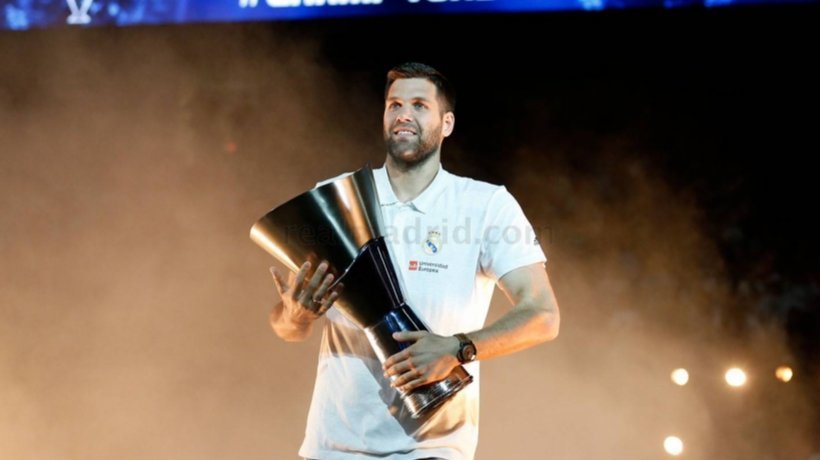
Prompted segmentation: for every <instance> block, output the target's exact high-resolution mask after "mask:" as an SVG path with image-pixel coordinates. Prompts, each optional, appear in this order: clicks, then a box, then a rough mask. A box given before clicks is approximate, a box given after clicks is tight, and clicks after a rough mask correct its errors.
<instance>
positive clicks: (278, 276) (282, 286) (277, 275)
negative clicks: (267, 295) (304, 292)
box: [270, 267, 287, 294]
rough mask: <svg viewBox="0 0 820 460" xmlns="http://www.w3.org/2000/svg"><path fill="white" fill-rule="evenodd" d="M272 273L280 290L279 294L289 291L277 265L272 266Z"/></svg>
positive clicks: (274, 281)
mask: <svg viewBox="0 0 820 460" xmlns="http://www.w3.org/2000/svg"><path fill="white" fill-rule="evenodd" d="M270 274H271V276H272V277H273V284H275V285H276V290H277V291H279V294H282V293H283V292H285V291H287V288H285V280H283V279H282V274H281V273H279V270H277V269H276V267H270Z"/></svg>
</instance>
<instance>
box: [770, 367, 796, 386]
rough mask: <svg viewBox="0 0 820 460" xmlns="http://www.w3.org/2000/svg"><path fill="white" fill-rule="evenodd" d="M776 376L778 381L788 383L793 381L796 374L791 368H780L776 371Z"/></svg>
mask: <svg viewBox="0 0 820 460" xmlns="http://www.w3.org/2000/svg"><path fill="white" fill-rule="evenodd" d="M774 375H775V377H777V380H780V381H781V382H788V381H790V380H791V379H792V377H794V372H793V371H792V368H791V367H789V366H780V367H778V368H777V370H776V371H774Z"/></svg>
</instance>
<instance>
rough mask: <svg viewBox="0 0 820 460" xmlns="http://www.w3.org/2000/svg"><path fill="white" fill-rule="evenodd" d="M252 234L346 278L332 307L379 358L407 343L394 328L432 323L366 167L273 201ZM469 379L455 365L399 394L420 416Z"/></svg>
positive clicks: (273, 248) (292, 257) (287, 257)
mask: <svg viewBox="0 0 820 460" xmlns="http://www.w3.org/2000/svg"><path fill="white" fill-rule="evenodd" d="M250 236H251V239H252V240H253V241H254V242H255V243H256V244H258V245H259V246H261V247H262V248H263V249H265V250H266V251H267V252H268V253H270V254H271V255H273V256H274V257H276V258H277V259H278V260H279V261H280V262H282V263H283V264H285V266H287V267H288V268H289V269H290V270H292V271H294V272H295V271H298V270H299V267H300V266H301V265H302V264H303V263H304V262H305V261H310V262H311V264H312V265H313V266H314V267H315V266H317V264H318V263H319V262H321V261H322V260H326V261H327V262H328V273H333V276H334V279H335V282H334V283H333V286H335V285H336V284H337V283H343V284H344V289H343V290H342V292H341V294H340V297H339V298H338V299H337V300H336V302H335V303H334V304H333V305H334V308H337V309H338V310H339V311H340V312H341V313H342V314H344V315H345V316H346V317H347V318H348V319H350V320H351V321H352V322H353V323H354V324H356V325H358V326H359V327H361V328H362V329H363V330H364V332H365V334H366V336H367V338H368V340H369V341H370V345H371V347H372V348H373V351H374V352H375V353H376V356H377V357H378V358H379V360H380V361H381V362H382V363H384V361H385V360H386V359H387V358H388V357H390V356H391V355H393V354H395V353H398V352H399V351H401V350H402V349H404V348H406V347H407V346H409V345H410V344H408V343H399V342H397V341H396V340H394V339H393V333H394V332H399V331H427V330H429V329H427V327H426V326H425V325H424V324H423V322H422V321H421V320H420V319H419V318H418V317H417V316H416V314H415V313H414V312H413V310H412V309H411V308H410V306H408V305H407V303H406V301H405V297H404V294H403V293H402V290H401V286H400V284H399V281H398V277H397V275H396V272H395V269H394V268H393V262H392V261H391V259H390V254H389V252H388V250H387V245H386V243H385V241H384V224H383V223H382V214H381V209H380V207H379V199H378V194H377V191H376V183H375V180H374V179H373V172H372V171H371V169H370V168H369V167H367V166H365V167H364V168H362V169H360V170H358V171H356V172H355V173H353V174H350V175H347V176H345V177H342V178H340V179H337V180H335V181H333V182H330V183H328V184H325V185H322V186H320V187H317V188H315V189H313V190H310V191H307V192H305V193H303V194H301V195H299V196H297V197H296V198H293V199H292V200H290V201H288V202H286V203H285V204H283V205H281V206H278V207H276V208H274V209H273V210H272V211H270V212H268V213H267V214H266V215H265V216H264V217H262V218H261V219H259V220H258V221H257V222H256V223H255V224H254V225H253V227H252V228H251V235H250ZM333 286H332V287H333ZM332 287H331V288H332ZM392 378H393V379H394V378H395V377H392ZM472 381H473V377H472V376H471V375H470V374H468V373H467V371H466V370H465V369H464V368H463V367H462V366H458V367H456V368H455V369H453V372H451V373H450V375H448V376H447V377H446V378H445V379H444V380H441V381H438V382H435V383H431V384H429V385H425V386H423V387H419V388H416V389H415V390H413V391H410V392H406V393H405V392H401V393H400V395H401V399H402V402H403V403H404V405H405V407H407V409H408V410H409V411H410V414H411V416H412V417H413V418H419V417H421V416H422V415H424V414H425V413H426V412H428V411H430V410H432V409H434V408H436V407H438V406H440V405H441V404H443V403H444V402H446V401H447V400H448V399H449V398H450V397H452V396H454V395H455V394H456V393H457V392H458V391H459V390H461V389H462V388H464V387H465V386H466V385H467V384H469V383H470V382H472Z"/></svg>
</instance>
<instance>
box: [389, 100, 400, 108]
mask: <svg viewBox="0 0 820 460" xmlns="http://www.w3.org/2000/svg"><path fill="white" fill-rule="evenodd" d="M399 107H401V104H399V103H398V102H395V101H394V102H391V103H389V104H387V108H388V109H396V108H399Z"/></svg>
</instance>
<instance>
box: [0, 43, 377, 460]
mask: <svg viewBox="0 0 820 460" xmlns="http://www.w3.org/2000/svg"><path fill="white" fill-rule="evenodd" d="M216 29H217V30H218V29H219V28H216ZM214 30H215V29H214V28H207V29H206V28H191V29H187V30H185V31H184V33H183V32H180V31H173V30H170V29H162V28H152V29H128V30H105V29H101V30H88V31H57V32H36V33H30V34H18V35H5V36H3V37H2V38H3V42H2V43H0V49H2V51H3V53H4V54H5V56H4V59H3V60H4V62H6V63H8V64H9V65H4V66H3V70H2V71H0V81H3V83H4V84H3V87H4V91H3V92H2V93H0V94H2V97H0V102H2V108H0V121H2V123H0V138H2V139H3V142H2V144H3V146H4V153H3V155H2V158H0V165H2V172H0V200H1V201H2V209H3V215H2V217H0V234H2V240H0V255H2V260H3V264H2V269H0V276H2V279H3V280H4V281H3V289H2V294H0V315H1V316H0V318H2V320H0V375H2V378H1V379H0V401H2V407H3V408H4V410H3V416H2V417H0V457H3V458H15V459H41V458H65V459H69V458H77V459H94V458H100V459H102V458H123V459H127V458H134V459H137V458H140V459H144V458H174V459H184V458H197V459H201V458H277V457H284V456H286V455H293V454H294V453H295V449H296V447H297V446H298V443H299V440H300V439H301V434H302V432H303V429H304V428H303V427H304V417H305V414H306V408H307V404H308V401H309V395H310V389H311V386H312V382H311V381H312V376H313V372H314V366H315V360H316V356H315V343H314V344H313V345H314V346H313V347H311V345H310V344H307V345H302V346H287V345H285V344H283V343H281V342H280V341H278V340H277V339H275V337H274V336H273V334H272V333H271V332H270V329H269V327H268V325H267V313H268V310H269V308H270V306H271V304H272V302H273V300H274V292H275V291H274V289H273V286H272V284H271V282H270V279H269V274H268V273H267V266H268V265H269V264H271V263H272V261H271V260H270V258H269V257H267V256H266V255H265V254H264V252H262V251H261V250H259V249H258V248H256V247H255V246H254V245H253V244H252V243H251V242H250V240H249V239H248V231H249V229H250V226H251V224H252V223H253V222H254V221H255V220H256V219H257V218H258V217H260V216H261V215H262V214H264V213H265V212H266V211H267V210H268V209H269V208H270V207H272V206H273V205H275V204H277V203H280V202H282V201H284V200H286V199H287V198H289V197H291V196H293V195H296V194H298V193H300V192H301V191H303V190H304V189H306V188H309V187H310V186H312V185H313V183H315V182H316V181H318V180H320V179H322V178H324V177H327V176H330V175H335V174H339V173H340V172H342V171H344V170H349V169H354V168H356V167H358V166H360V165H361V164H363V163H364V162H366V161H368V160H370V159H371V158H372V157H373V154H376V158H378V156H380V152H379V151H378V150H374V151H373V150H371V151H368V149H367V146H369V142H370V140H369V139H368V136H369V134H370V133H368V132H367V131H365V129H364V128H370V126H371V125H372V127H373V128H374V135H373V136H372V137H373V138H374V139H375V140H376V141H377V142H378V141H379V131H378V118H376V119H375V120H373V121H372V122H370V121H369V120H368V121H367V123H365V122H364V118H361V119H360V118H354V117H349V116H348V115H349V114H351V113H356V111H357V110H361V109H360V108H359V106H358V104H360V103H359V102H357V101H359V100H360V99H361V98H358V97H357V94H356V90H355V89H352V90H351V89H348V90H347V91H346V92H340V91H338V88H337V87H336V85H338V83H336V82H337V77H338V76H337V75H335V74H334V72H333V71H332V70H330V69H329V68H327V67H326V66H323V65H322V64H321V62H320V59H319V58H318V57H317V53H316V49H315V48H316V44H315V43H312V42H310V41H309V40H305V41H304V42H296V41H295V39H294V38H292V37H291V38H288V37H287V36H285V37H283V38H280V37H278V36H276V35H275V34H274V33H272V32H267V31H260V29H259V28H253V27H248V28H224V29H221V30H218V32H216V33H213V32H214ZM212 33H213V35H211V34H212ZM11 64H13V65H11ZM377 110H378V109H377ZM376 145H378V144H376ZM286 453H287V454H286Z"/></svg>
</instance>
